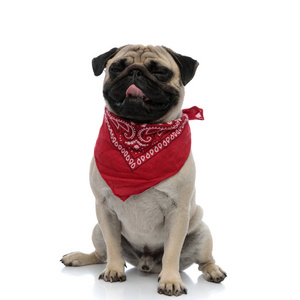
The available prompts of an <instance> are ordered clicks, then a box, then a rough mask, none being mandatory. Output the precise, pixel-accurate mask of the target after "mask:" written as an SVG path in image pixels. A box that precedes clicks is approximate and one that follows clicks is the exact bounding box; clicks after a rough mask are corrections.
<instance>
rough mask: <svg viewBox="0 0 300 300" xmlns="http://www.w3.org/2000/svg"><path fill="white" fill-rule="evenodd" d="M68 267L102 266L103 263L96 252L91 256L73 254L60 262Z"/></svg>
mask: <svg viewBox="0 0 300 300" xmlns="http://www.w3.org/2000/svg"><path fill="white" fill-rule="evenodd" d="M60 261H61V262H62V263H63V264H64V265H65V266H67V267H79V266H86V265H93V264H101V263H103V262H102V261H101V260H100V259H99V258H98V257H97V256H96V254H95V252H93V253H91V254H84V253H81V252H72V253H69V254H66V255H64V256H63V257H62V259H61V260H60Z"/></svg>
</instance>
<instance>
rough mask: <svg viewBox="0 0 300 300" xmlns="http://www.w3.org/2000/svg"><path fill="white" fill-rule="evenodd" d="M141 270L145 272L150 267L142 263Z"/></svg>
mask: <svg viewBox="0 0 300 300" xmlns="http://www.w3.org/2000/svg"><path fill="white" fill-rule="evenodd" d="M142 270H143V271H146V272H147V271H149V270H150V268H149V267H148V266H146V265H143V266H142Z"/></svg>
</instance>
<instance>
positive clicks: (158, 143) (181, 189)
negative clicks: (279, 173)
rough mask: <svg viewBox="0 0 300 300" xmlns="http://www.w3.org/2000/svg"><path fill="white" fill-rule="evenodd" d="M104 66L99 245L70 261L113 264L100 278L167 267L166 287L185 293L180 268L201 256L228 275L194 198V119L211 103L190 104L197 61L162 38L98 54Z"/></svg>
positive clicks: (98, 151) (212, 276)
mask: <svg viewBox="0 0 300 300" xmlns="http://www.w3.org/2000/svg"><path fill="white" fill-rule="evenodd" d="M92 67H93V71H94V74H95V75H96V76H99V75H100V74H101V73H102V72H103V71H104V69H105V79H104V84H103V96H104V99H105V103H106V107H105V113H104V119H103V124H102V126H101V129H100V132H99V136H98V139H97V142H96V146H95V153H94V157H93V159H92V161H91V166H90V184H91V188H92V190H93V193H94V195H95V198H96V214H97V219H98V223H97V224H96V226H95V228H94V230H93V235H92V240H93V244H94V247H95V251H94V252H92V253H90V254H84V253H81V252H72V253H70V254H67V255H65V256H63V258H62V260H61V261H62V263H63V264H64V265H66V266H84V265H90V264H104V263H107V264H106V268H105V269H104V271H103V272H102V274H100V276H99V279H103V280H105V281H107V282H118V281H119V282H123V281H125V280H126V274H125V267H126V262H128V263H130V264H132V265H134V266H135V267H137V268H138V269H139V270H140V271H142V272H145V273H158V274H159V275H158V281H159V284H158V289H157V291H158V293H160V294H165V295H175V296H179V295H181V294H186V293H187V289H186V288H185V286H184V284H183V282H182V280H181V277H180V273H179V272H180V271H182V270H184V269H186V268H188V267H189V266H191V265H192V264H193V263H196V264H198V265H199V270H200V271H202V272H203V274H204V278H205V279H206V280H208V281H211V282H215V283H219V282H221V281H223V280H224V279H225V277H226V276H227V275H226V273H225V272H224V271H223V270H222V269H221V268H220V267H219V266H217V265H216V264H215V260H214V258H213V256H212V236H211V233H210V231H209V228H208V227H207V225H206V224H205V223H204V222H203V221H202V215H203V211H202V209H201V207H200V206H199V205H196V202H195V163H194V160H193V156H192V152H191V147H190V145H191V143H190V139H191V134H190V128H189V120H192V119H203V114H202V110H201V109H199V108H197V107H193V108H191V109H188V110H182V104H183V98H184V87H185V85H186V84H187V83H188V82H189V81H190V80H191V79H192V78H193V77H194V74H195V72H196V69H197V67H198V62H197V61H196V60H194V59H192V58H190V57H188V56H184V55H180V54H178V53H176V52H174V51H172V50H171V49H169V48H166V47H163V46H155V47H154V46H142V45H127V46H124V47H120V48H113V49H111V50H110V51H108V52H106V53H104V54H102V55H100V56H98V57H96V58H94V59H93V60H92Z"/></svg>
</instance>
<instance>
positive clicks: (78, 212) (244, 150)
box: [0, 0, 300, 300]
mask: <svg viewBox="0 0 300 300" xmlns="http://www.w3.org/2000/svg"><path fill="white" fill-rule="evenodd" d="M299 7H300V5H299V1H290V0H284V1H277V0H273V1H266V0H260V1H256V0H252V1H233V0H229V1H213V0H210V1H188V0H186V1H176V0H172V1H163V0H159V1H157V0H151V1H130V0H126V1H88V0H86V1H75V0H72V1H63V0H60V1H54V0H52V1H41V0H39V1H33V0H27V1H17V0H16V1H2V2H1V4H0V30H1V37H0V39H1V46H0V51H1V55H0V76H1V78H0V79H1V81H0V84H1V88H0V98H1V107H0V126H1V127H0V130H1V140H0V141H1V147H0V151H1V156H0V163H1V166H0V172H1V174H0V175H1V187H0V188H1V190H0V193H1V194H0V197H1V204H0V205H1V207H0V222H1V224H0V225H1V227H0V230H1V240H0V241H1V246H0V251H1V254H0V257H1V263H0V274H1V275H0V276H1V288H0V294H3V295H5V296H3V295H1V298H2V299H156V298H160V299H163V297H164V296H161V295H158V294H156V286H157V276H156V275H150V276H146V275H145V274H142V273H140V272H138V271H136V270H135V269H130V268H128V271H127V277H128V280H127V281H126V282H125V283H122V284H121V283H115V284H110V283H105V282H103V281H98V280H97V277H98V275H99V274H100V272H101V271H102V270H103V268H104V266H91V267H82V268H64V267H63V265H62V264H61V263H60V262H59V260H60V258H61V256H62V255H63V254H66V253H68V252H71V251H74V250H80V251H85V252H90V251H93V247H92V243H91V238H90V236H91V231H92V228H93V226H94V224H95V223H96V217H95V212H94V199H93V195H92V192H91V191H90V188H89V182H88V171H89V162H90V159H91V157H92V154H93V147H94V143H95V141H96V137H97V134H98V130H99V127H100V125H101V122H102V114H103V106H104V101H103V99H102V80H103V76H101V77H100V78H99V77H94V75H93V72H92V68H91V60H92V58H93V57H95V56H98V55H100V54H102V53H104V52H106V51H108V50H109V49H111V48H113V47H119V46H122V45H124V44H130V43H131V44H135V43H141V44H154V45H165V46H168V47H170V48H172V49H173V50H174V51H176V52H178V53H181V54H184V55H188V56H191V57H193V58H195V59H197V60H198V61H199V62H200V66H199V68H198V70H197V73H196V76H195V77H194V79H193V80H192V81H191V82H190V83H189V84H188V85H187V87H186V100H185V104H184V107H185V108H187V107H190V106H193V105H198V106H200V107H202V108H203V109H204V114H205V121H204V122H200V121H199V122H198V121H193V122H191V127H192V133H193V152H194V156H195V158H196V164H197V202H198V203H199V204H201V205H202V207H203V208H204V211H205V215H204V220H205V221H206V223H208V224H209V226H210V228H211V231H212V233H213V237H214V256H215V258H216V261H217V263H218V264H219V265H220V266H221V267H222V268H224V269H225V270H226V271H227V273H228V277H227V278H226V280H225V281H224V282H223V283H222V284H219V285H218V284H213V283H208V282H205V281H204V279H203V276H201V273H200V272H198V271H197V268H196V266H194V267H192V268H190V269H189V270H187V271H186V272H184V273H182V278H183V281H184V283H185V284H186V286H187V288H188V291H189V294H188V295H187V296H181V297H182V298H183V299H230V300H234V299H273V298H275V297H276V299H277V298H278V299H279V298H281V299H289V300H291V299H299V297H300V292H299V283H298V281H299V269H300V268H299V267H300V265H299V250H300V249H299V248H300V247H299V227H300V222H299V206H298V202H299V200H300V192H299V183H300V182H299V179H300V178H299V177H300V176H299V175H300V174H299V168H300V160H299V153H300V146H299V128H300V121H299V108H300V106H299V101H300V91H299V83H300V55H299V54H300V39H299V37H300V34H299V28H300V18H299V15H300V8H299Z"/></svg>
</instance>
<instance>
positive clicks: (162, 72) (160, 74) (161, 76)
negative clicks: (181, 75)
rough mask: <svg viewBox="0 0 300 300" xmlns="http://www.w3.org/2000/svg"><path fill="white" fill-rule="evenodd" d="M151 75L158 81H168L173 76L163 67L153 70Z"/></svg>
mask: <svg viewBox="0 0 300 300" xmlns="http://www.w3.org/2000/svg"><path fill="white" fill-rule="evenodd" d="M151 73H152V74H153V75H154V76H155V77H156V78H157V79H158V80H160V81H168V80H169V79H170V78H171V77H172V76H173V72H172V71H171V70H170V69H168V68H165V67H159V68H155V69H153V70H151Z"/></svg>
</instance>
